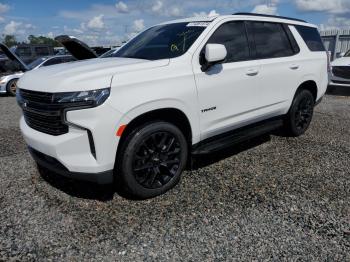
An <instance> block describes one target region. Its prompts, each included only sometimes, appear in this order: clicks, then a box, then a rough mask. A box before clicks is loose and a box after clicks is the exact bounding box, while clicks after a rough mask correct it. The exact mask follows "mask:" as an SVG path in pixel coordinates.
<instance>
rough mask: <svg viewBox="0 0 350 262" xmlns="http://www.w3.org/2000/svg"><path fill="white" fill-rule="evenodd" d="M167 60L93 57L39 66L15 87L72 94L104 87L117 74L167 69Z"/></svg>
mask: <svg viewBox="0 0 350 262" xmlns="http://www.w3.org/2000/svg"><path fill="white" fill-rule="evenodd" d="M168 64H169V59H164V60H157V61H149V60H142V59H132V58H116V57H114V58H96V59H90V60H84V61H77V62H71V63H65V64H60V65H55V66H49V67H42V68H40V69H38V70H32V71H29V72H27V73H25V74H24V75H23V77H21V78H20V80H19V82H18V87H19V88H23V89H27V90H33V91H39V92H52V93H56V92H73V91H84V90H95V89H101V88H106V87H109V86H110V85H111V80H112V77H113V76H114V75H115V74H118V72H125V71H138V70H145V69H150V68H156V67H161V66H167V65H168Z"/></svg>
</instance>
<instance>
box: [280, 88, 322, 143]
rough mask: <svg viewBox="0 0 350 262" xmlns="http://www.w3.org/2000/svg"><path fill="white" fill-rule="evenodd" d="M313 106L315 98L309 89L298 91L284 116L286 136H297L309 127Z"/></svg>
mask: <svg viewBox="0 0 350 262" xmlns="http://www.w3.org/2000/svg"><path fill="white" fill-rule="evenodd" d="M314 107H315V98H314V96H313V95H312V93H311V92H310V91H309V90H305V89H304V90H301V91H299V92H298V93H297V94H296V95H295V98H294V100H293V103H292V106H291V108H290V110H289V112H288V114H287V115H286V117H285V121H284V130H285V132H286V135H287V136H291V137H298V136H301V135H303V134H304V133H305V132H306V131H307V129H308V128H309V126H310V124H311V121H312V118H313V114H314Z"/></svg>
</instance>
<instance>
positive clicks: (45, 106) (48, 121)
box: [18, 89, 68, 136]
mask: <svg viewBox="0 0 350 262" xmlns="http://www.w3.org/2000/svg"><path fill="white" fill-rule="evenodd" d="M18 95H19V98H20V99H21V104H22V110H23V115H24V119H25V121H26V123H27V125H28V126H30V127H31V128H33V129H35V130H37V131H40V132H43V133H46V134H49V135H53V136H59V135H63V134H66V133H68V126H67V125H66V124H65V123H64V121H63V109H64V107H63V105H61V104H57V103H53V102H52V101H53V94H52V93H43V92H36V91H28V90H24V89H18Z"/></svg>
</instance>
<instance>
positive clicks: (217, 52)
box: [202, 44, 227, 72]
mask: <svg viewBox="0 0 350 262" xmlns="http://www.w3.org/2000/svg"><path fill="white" fill-rule="evenodd" d="M204 56H205V63H204V64H203V65H202V71H203V72H205V71H207V70H208V69H209V68H210V67H211V66H213V65H215V64H217V63H220V62H222V61H224V60H225V59H226V56H227V50H226V47H225V46H224V45H221V44H207V45H206V47H205V54H204Z"/></svg>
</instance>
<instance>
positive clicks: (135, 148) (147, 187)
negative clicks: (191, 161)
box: [116, 121, 188, 199]
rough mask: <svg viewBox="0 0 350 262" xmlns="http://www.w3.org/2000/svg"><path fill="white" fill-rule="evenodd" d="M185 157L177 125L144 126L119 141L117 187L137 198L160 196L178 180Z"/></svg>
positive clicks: (155, 123)
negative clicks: (120, 143) (120, 142)
mask: <svg viewBox="0 0 350 262" xmlns="http://www.w3.org/2000/svg"><path fill="white" fill-rule="evenodd" d="M187 156H188V145H187V140H186V138H185V136H184V135H183V133H182V132H181V130H180V129H179V128H178V127H177V126H175V125H173V124H171V123H167V122H164V121H155V122H150V123H146V124H144V125H142V126H140V127H137V128H135V129H134V130H133V131H132V132H131V133H130V134H129V135H127V136H126V138H125V140H124V141H123V142H122V145H121V150H120V152H118V160H117V168H116V170H117V177H116V183H117V187H119V189H121V191H122V192H124V193H126V196H127V197H129V196H131V197H132V198H137V199H147V198H151V197H155V196H158V195H161V194H163V193H165V192H167V191H168V190H170V189H171V188H173V187H174V186H175V185H176V184H177V183H178V182H179V181H180V177H181V174H182V172H183V170H184V169H185V167H186V163H187Z"/></svg>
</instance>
